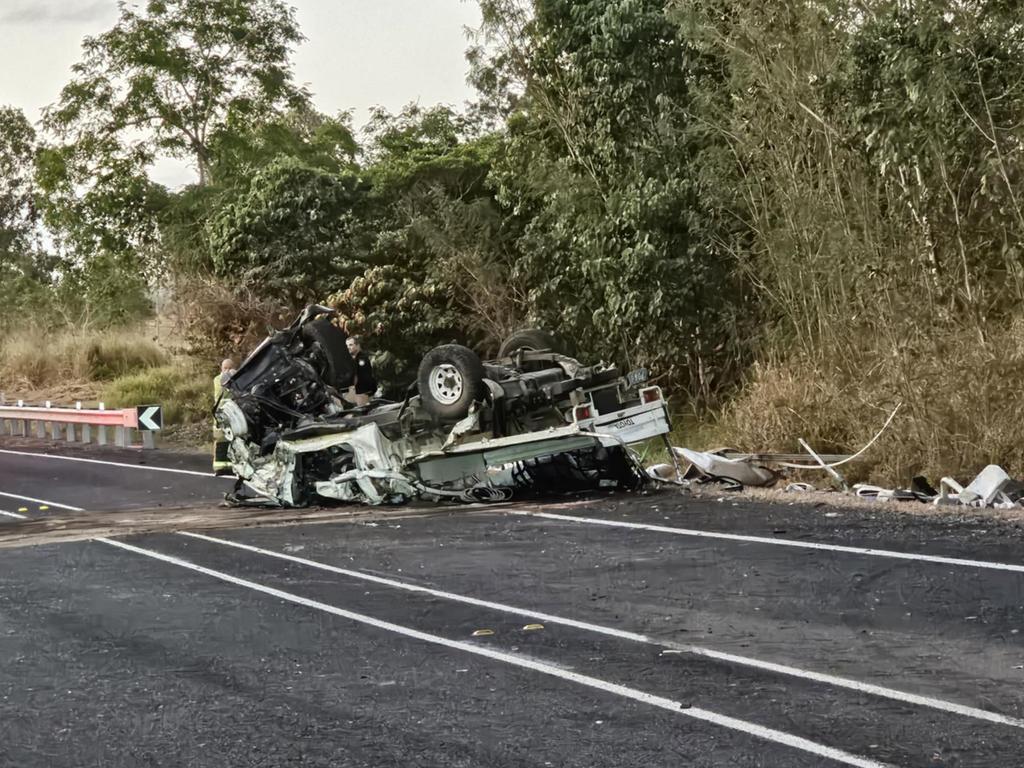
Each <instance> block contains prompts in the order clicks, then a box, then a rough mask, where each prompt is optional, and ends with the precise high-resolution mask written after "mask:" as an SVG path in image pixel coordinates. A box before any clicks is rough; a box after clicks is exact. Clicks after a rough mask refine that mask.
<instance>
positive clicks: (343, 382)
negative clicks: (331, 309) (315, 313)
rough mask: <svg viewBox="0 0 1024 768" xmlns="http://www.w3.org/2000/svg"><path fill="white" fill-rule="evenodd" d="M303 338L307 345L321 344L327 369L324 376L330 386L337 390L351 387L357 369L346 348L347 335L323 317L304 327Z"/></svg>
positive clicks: (323, 360) (322, 355) (323, 372)
mask: <svg viewBox="0 0 1024 768" xmlns="http://www.w3.org/2000/svg"><path fill="white" fill-rule="evenodd" d="M302 338H303V339H304V340H305V341H306V343H307V344H314V343H315V344H319V346H320V350H321V353H322V354H321V357H322V363H323V365H324V368H325V370H323V371H322V374H323V376H324V378H325V379H326V380H327V383H328V384H330V385H331V386H332V387H335V388H336V389H346V388H347V387H349V386H351V384H352V379H353V378H354V377H355V372H356V368H355V364H354V363H353V362H352V355H350V354H349V353H348V347H347V346H345V340H346V339H347V338H348V334H347V333H345V332H344V331H343V330H341V329H340V328H339V327H338V326H336V325H334V324H333V323H332V322H331V320H330V318H327V317H321V318H319V319H317V320H314V321H312V322H310V323H306V325H304V326H303V327H302Z"/></svg>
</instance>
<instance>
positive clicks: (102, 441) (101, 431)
mask: <svg viewBox="0 0 1024 768" xmlns="http://www.w3.org/2000/svg"><path fill="white" fill-rule="evenodd" d="M99 409H100V410H101V411H105V410H106V406H105V405H103V403H100V405H99ZM96 444H97V445H106V444H107V428H106V427H105V426H100V427H97V428H96Z"/></svg>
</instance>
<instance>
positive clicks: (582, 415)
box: [572, 405, 594, 421]
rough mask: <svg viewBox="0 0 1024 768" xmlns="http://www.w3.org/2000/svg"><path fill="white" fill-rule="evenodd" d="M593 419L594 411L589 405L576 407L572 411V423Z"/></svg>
mask: <svg viewBox="0 0 1024 768" xmlns="http://www.w3.org/2000/svg"><path fill="white" fill-rule="evenodd" d="M592 418H594V409H593V408H592V407H591V406H590V405H577V406H576V407H575V408H573V409H572V420H573V421H586V420H587V419H592Z"/></svg>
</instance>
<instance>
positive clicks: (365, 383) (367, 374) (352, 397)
mask: <svg viewBox="0 0 1024 768" xmlns="http://www.w3.org/2000/svg"><path fill="white" fill-rule="evenodd" d="M345 343H346V344H347V345H348V353H349V354H350V355H352V361H353V362H354V363H355V364H356V378H355V381H354V382H353V384H352V386H351V387H350V388H349V391H348V397H346V398H345V399H346V400H348V401H349V402H350V403H354V404H355V405H369V404H370V398H371V397H372V396H373V394H374V393H375V392H376V391H377V379H376V377H374V375H373V366H372V365H371V364H370V356H369V355H368V354H366V353H365V352H364V351H363V345H362V343H361V340H360V338H359V337H358V336H349V337H348V340H347V341H346V342H345Z"/></svg>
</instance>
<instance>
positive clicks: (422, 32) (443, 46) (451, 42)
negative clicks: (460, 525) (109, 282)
mask: <svg viewBox="0 0 1024 768" xmlns="http://www.w3.org/2000/svg"><path fill="white" fill-rule="evenodd" d="M291 5H293V6H294V7H295V8H296V15H297V17H298V21H299V25H300V27H301V29H302V32H303V34H305V36H306V38H307V40H306V42H304V43H302V44H301V45H300V46H299V48H298V49H297V51H296V52H295V55H294V62H295V77H296V80H297V82H299V83H301V84H305V85H306V86H307V87H308V88H309V89H310V90H311V91H312V92H313V101H314V103H315V104H316V106H317V108H318V109H320V111H322V112H326V113H336V112H339V111H341V110H347V109H351V110H352V111H353V119H354V123H355V125H356V127H360V126H362V125H363V124H364V123H365V122H366V118H367V114H368V111H369V109H370V108H371V107H373V106H377V105H379V106H383V107H385V108H386V109H389V110H391V111H397V110H399V109H401V108H402V106H404V105H405V104H408V103H409V102H413V101H414V102H419V103H420V104H422V105H424V106H426V105H431V104H438V103H443V104H449V105H452V106H455V107H461V106H462V104H463V103H464V102H465V101H466V100H468V99H470V98H471V97H472V89H471V88H470V87H469V86H468V85H467V84H466V61H465V57H464V54H465V50H466V48H467V47H468V45H469V42H468V41H467V39H466V35H465V31H464V29H465V27H467V26H470V27H474V26H476V25H478V24H479V21H480V12H479V8H478V7H477V4H476V2H475V0H291ZM116 19H117V3H116V0H0V104H10V105H13V106H16V107H21V108H22V109H24V110H25V113H26V115H28V117H29V119H30V120H36V119H38V117H39V114H40V111H41V110H42V108H43V107H45V106H47V105H48V104H51V103H53V102H54V101H56V99H57V97H58V95H59V93H60V89H61V87H62V86H63V85H64V84H65V83H66V82H67V81H68V79H69V77H70V74H71V65H72V64H74V63H75V62H76V61H78V59H79V54H80V44H81V40H82V38H83V37H85V36H86V35H95V34H98V33H100V32H103V31H104V30H106V29H109V28H110V27H111V26H112V25H113V23H114V22H115V20H116ZM153 177H154V178H155V179H156V180H157V181H160V182H162V183H164V184H168V185H169V186H172V187H177V186H179V185H181V184H184V183H187V182H191V181H194V180H195V174H194V172H193V171H192V170H191V169H189V168H187V167H185V166H184V165H182V164H180V163H177V162H174V161H162V162H160V163H159V164H158V166H157V167H156V168H155V169H154V171H153Z"/></svg>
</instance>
